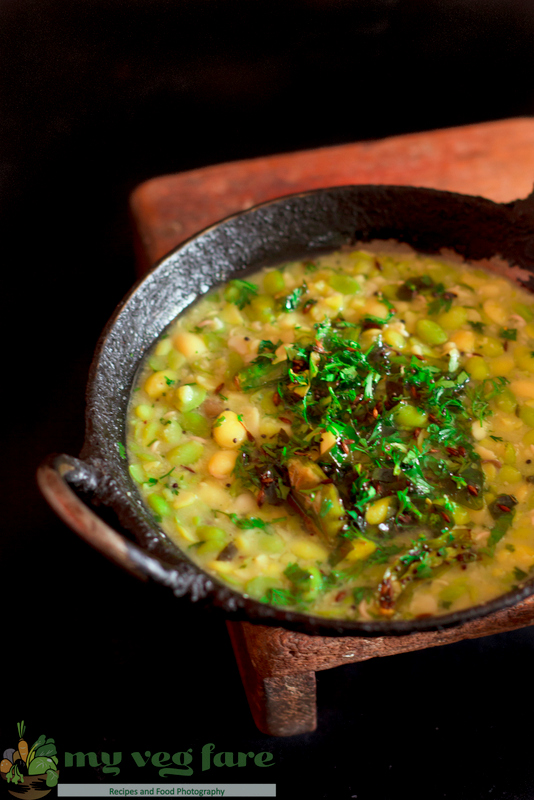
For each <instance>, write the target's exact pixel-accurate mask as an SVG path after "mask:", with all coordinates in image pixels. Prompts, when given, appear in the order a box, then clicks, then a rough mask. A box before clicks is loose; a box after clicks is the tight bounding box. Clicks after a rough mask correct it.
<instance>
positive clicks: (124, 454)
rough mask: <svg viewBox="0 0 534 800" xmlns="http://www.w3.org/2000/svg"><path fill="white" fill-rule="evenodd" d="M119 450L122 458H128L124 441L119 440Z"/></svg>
mask: <svg viewBox="0 0 534 800" xmlns="http://www.w3.org/2000/svg"><path fill="white" fill-rule="evenodd" d="M116 444H117V450H118V451H119V455H120V457H121V458H126V448H125V446H124V445H123V443H122V442H117V443H116Z"/></svg>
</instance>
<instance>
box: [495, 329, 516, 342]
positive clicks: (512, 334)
mask: <svg viewBox="0 0 534 800" xmlns="http://www.w3.org/2000/svg"><path fill="white" fill-rule="evenodd" d="M499 336H500V337H501V339H507V340H508V341H509V342H515V341H516V339H517V329H516V328H501V329H500V330H499Z"/></svg>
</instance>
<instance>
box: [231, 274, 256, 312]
mask: <svg viewBox="0 0 534 800" xmlns="http://www.w3.org/2000/svg"><path fill="white" fill-rule="evenodd" d="M257 294H258V287H257V286H255V285H254V284H253V283H250V282H249V281H244V280H242V279H240V278H235V279H234V280H233V281H230V282H229V283H228V284H227V286H226V288H225V290H224V297H225V300H227V301H228V302H229V303H234V304H235V305H236V306H237V307H238V308H239V309H243V308H244V307H245V306H246V305H248V304H249V303H250V301H251V300H252V298H253V297H255V296H256V295H257Z"/></svg>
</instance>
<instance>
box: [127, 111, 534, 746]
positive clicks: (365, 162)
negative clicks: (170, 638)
mask: <svg viewBox="0 0 534 800" xmlns="http://www.w3.org/2000/svg"><path fill="white" fill-rule="evenodd" d="M366 183H375V184H376V183H382V184H396V185H411V186H427V187H433V188H436V189H446V190H449V191H457V192H463V193H466V194H474V195H482V196H485V197H489V198H491V199H492V200H496V201H499V202H508V201H511V200H516V199H518V198H520V197H525V196H526V195H528V194H529V193H530V192H531V191H532V187H533V184H534V119H512V120H503V121H499V122H490V123H484V124H479V125H470V126H466V127H461V128H450V129H446V130H438V131H431V132H428V133H416V134H410V135H407V136H397V137H392V138H389V139H383V140H381V141H376V142H362V143H357V144H348V145H341V146H337V147H328V148H322V149H319V150H310V151H305V152H298V153H290V154H284V155H276V156H270V157H267V158H258V159H253V160H249V161H238V162H233V163H230V164H219V165H215V166H212V167H205V168H203V169H198V170H192V171H190V172H185V173H181V174H177V175H165V176H162V177H160V178H155V179H153V180H150V181H147V182H146V183H144V184H142V185H141V186H139V187H137V189H136V190H135V191H134V192H133V193H132V195H131V199H130V208H131V214H132V218H133V222H134V228H135V233H136V246H137V255H138V268H139V273H140V274H142V273H143V272H145V271H146V270H147V269H148V268H149V267H150V266H151V265H152V264H154V263H155V262H156V261H157V260H158V259H160V258H161V257H163V256H164V255H165V254H166V253H167V252H169V250H171V249H172V248H173V247H175V246H176V245H177V244H179V243H180V242H182V241H184V240H185V239H187V238H188V237H189V236H191V235H192V234H194V233H196V232H197V231H199V230H201V229H202V228H205V227H207V226H208V225H210V224H212V223H213V222H216V221H217V220H219V219H221V218H222V217H225V216H227V215H229V214H233V213H235V212H237V211H241V210H243V209H246V208H249V207H250V206H252V205H255V204H256V203H260V202H262V201H264V200H271V199H273V198H275V197H279V196H281V195H284V194H290V193H292V192H299V191H303V190H306V189H314V188H319V187H326V186H334V185H341V184H366ZM533 623H534V599H528V600H526V601H524V602H522V603H520V604H519V605H516V606H514V607H513V608H511V609H508V610H506V611H501V612H498V613H497V614H493V615H491V616H489V617H485V618H484V619H481V620H476V621H475V622H471V623H467V624H464V625H462V626H460V627H456V628H450V629H448V630H445V631H441V632H437V633H424V634H411V635H409V636H399V637H392V636H389V637H378V638H375V637H373V638H364V637H321V636H308V635H305V634H299V633H293V632H291V631H287V630H285V629H283V628H271V627H267V626H263V625H253V624H251V623H247V622H244V623H229V624H228V629H229V633H230V637H231V640H232V644H233V647H234V651H235V654H236V658H237V662H238V665H239V670H240V674H241V677H242V680H243V685H244V687H245V690H246V693H247V697H248V701H249V704H250V708H251V711H252V714H253V717H254V721H255V722H256V725H257V726H258V728H259V729H260V730H261V731H263V732H264V733H268V734H271V735H274V736H291V735H294V734H298V733H304V732H306V731H312V730H314V728H315V727H316V724H317V720H316V714H317V712H316V696H315V672H316V671H317V670H323V669H330V668H331V667H336V666H339V665H340V664H346V663H347V662H353V661H365V660H366V659H369V658H373V657H376V656H385V655H394V654H395V653H401V652H408V651H410V650H421V649H424V648H426V647H435V646H436V645H441V644H448V643H449V642H455V641H459V640H461V639H466V638H475V637H479V636H489V635H491V634H494V633H499V632H501V631H506V630H513V629H514V628H521V627H524V626H526V625H531V624H533Z"/></svg>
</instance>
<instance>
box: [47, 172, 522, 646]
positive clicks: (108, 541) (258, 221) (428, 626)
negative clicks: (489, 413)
mask: <svg viewBox="0 0 534 800" xmlns="http://www.w3.org/2000/svg"><path fill="white" fill-rule="evenodd" d="M374 240H387V241H390V240H393V241H396V242H400V243H405V244H408V245H410V246H411V247H413V248H414V249H415V250H418V251H420V252H423V253H429V254H436V253H439V252H441V251H442V250H444V249H445V250H449V251H454V252H455V253H457V254H458V255H460V256H462V257H465V258H467V259H470V260H474V261H478V260H482V259H499V260H501V262H502V263H503V264H504V268H505V271H506V272H508V274H510V275H511V277H514V278H515V279H516V280H518V281H519V282H520V283H522V284H523V285H525V286H526V287H527V288H529V289H531V290H534V194H532V195H530V196H529V197H528V198H526V199H525V200H518V201H515V202H513V203H509V204H498V203H493V202H491V201H490V200H486V199H484V198H481V197H471V196H467V195H459V194H452V193H449V192H441V191H436V190H432V189H417V188H412V187H399V186H343V187H334V188H329V189H320V190H315V191H311V192H306V193H303V194H298V195H291V196H289V197H284V198H281V199H279V200H275V201H273V202H268V203H264V204H262V205H260V206H257V207H255V208H253V209H250V210H249V211H246V212H243V213H241V214H237V215H235V216H233V217H230V218H228V219H226V220H223V221H222V222H220V223H218V224H216V225H214V226H212V227H211V228H208V229H207V230H205V231H203V232H202V233H200V234H198V235H197V236H194V237H193V238H191V239H190V240H189V241H187V242H186V243H185V244H182V245H180V246H179V247H178V248H177V249H176V250H174V251H172V252H171V253H170V254H169V255H168V256H166V257H165V258H164V259H162V260H161V261H160V262H159V264H158V265H157V266H156V267H155V268H154V270H153V271H152V272H150V273H149V274H148V276H147V277H145V278H144V279H143V280H141V281H140V282H139V283H138V284H137V285H136V286H135V287H134V288H133V289H132V291H131V292H130V293H129V294H128V295H127V297H126V298H125V299H124V300H123V301H122V303H120V305H119V306H118V308H117V310H116V311H115V313H114V315H113V317H112V318H111V320H110V321H109V323H108V325H107V327H106V328H105V330H104V332H103V334H102V336H101V338H100V341H99V343H98V346H97V349H96V353H95V356H94V360H93V363H92V366H91V370H90V376H89V382H88V387H87V409H86V437H85V443H84V447H83V450H82V453H81V455H80V458H79V459H76V458H72V457H69V456H52V457H50V458H49V459H48V460H47V462H45V463H44V464H43V465H42V466H41V467H40V468H39V471H38V482H39V485H40V488H41V490H42V492H43V494H44V495H45V497H46V499H47V500H48V502H49V503H50V504H51V506H52V507H53V508H54V509H55V511H56V512H57V513H58V514H59V516H60V517H61V518H62V519H63V520H64V521H65V522H66V523H67V524H68V525H69V526H70V527H72V528H73V529H74V530H75V531H76V532H77V533H78V534H79V535H81V536H82V537H83V538H85V539H86V540H87V541H88V542H90V543H91V544H92V545H93V546H94V547H96V548H97V549H99V550H100V551H101V552H102V553H104V554H105V555H106V556H108V557H109V558H111V559H112V560H113V561H115V562H116V563H118V564H119V565H120V566H122V567H124V568H125V569H127V570H129V571H130V572H131V573H133V574H134V575H136V576H137V577H140V578H143V579H145V580H149V581H155V582H157V583H159V584H163V585H164V586H166V587H168V589H169V596H170V597H172V595H174V596H176V597H182V598H187V599H188V600H189V601H193V602H197V603H201V604H203V605H205V606H206V607H210V608H217V609H221V610H222V611H224V612H225V614H226V615H227V616H229V617H233V618H241V619H248V620H250V621H257V622H261V623H263V624H276V625H282V626H286V627H290V628H293V629H297V630H300V631H304V632H307V633H317V634H321V635H351V636H354V635H358V634H361V635H365V636H370V635H391V634H407V633H413V632H416V631H419V632H421V631H428V630H439V629H441V628H445V627H449V626H452V625H458V624H460V623H462V622H466V621H468V620H471V619H475V618H477V617H481V616H484V615H486V614H489V613H491V612H494V611H497V610H500V609H503V608H506V607H509V606H512V605H514V604H516V603H517V602H519V601H520V600H522V599H524V598H525V597H527V596H529V595H531V594H532V593H534V578H533V579H532V580H530V581H529V582H527V583H526V584H525V585H524V586H522V587H520V588H518V589H516V590H514V591H511V592H509V593H507V594H506V595H503V596H501V597H499V598H498V599H496V600H493V601H491V602H489V603H486V604H484V605H480V606H476V607H474V608H470V609H467V610H465V611H461V612H456V613H454V614H449V615H448V616H443V617H434V618H432V617H431V618H425V619H417V620H413V621H383V622H382V621H370V622H367V621H362V622H349V621H336V620H326V619H321V618H318V617H308V616H306V615H303V614H297V613H294V612H289V611H286V610H284V609H281V608H276V607H273V606H268V605H266V604H263V603H260V602H259V601H256V600H253V599H251V598H248V597H245V596H243V595H241V594H238V593H236V592H234V591H233V590H232V589H230V588H229V587H228V586H226V585H224V584H222V583H219V582H218V581H217V580H216V579H214V578H212V577H210V576H208V575H207V574H206V573H205V572H203V571H202V570H201V569H200V568H199V567H197V566H196V565H194V564H193V563H191V562H190V561H188V560H187V559H186V557H185V556H184V555H183V554H182V553H181V551H179V550H178V548H177V547H176V546H175V545H174V544H173V543H172V542H171V541H170V540H169V539H168V538H167V537H166V536H165V534H164V533H163V532H162V531H161V530H160V529H159V528H158V526H157V524H156V522H155V521H154V519H153V517H152V516H151V514H150V513H149V512H148V511H147V509H146V508H145V506H144V505H143V503H142V501H141V498H140V496H139V494H138V492H137V489H136V487H135V485H134V483H133V481H132V480H131V478H130V476H129V473H128V468H127V462H126V461H125V460H124V458H123V457H121V450H122V447H120V446H119V444H121V445H122V444H123V443H124V441H125V420H126V412H127V406H128V400H129V395H130V389H131V387H132V384H133V382H134V379H135V376H136V372H137V370H138V367H139V365H140V362H141V360H142V359H143V357H144V355H145V354H146V352H147V350H148V349H149V348H150V346H151V345H152V344H153V342H154V341H155V339H156V338H157V337H158V336H159V335H160V334H161V333H162V332H163V330H164V329H165V327H166V326H167V325H168V324H169V323H170V322H171V321H172V320H173V319H174V318H175V316H176V315H177V314H178V313H180V312H181V311H182V310H183V309H185V308H186V307H187V306H188V305H189V304H190V303H191V302H193V301H194V300H195V298H197V297H198V296H199V295H201V294H203V293H205V292H206V291H207V290H208V289H210V288H211V287H212V286H214V285H216V284H218V283H220V282H224V281H227V280H229V279H230V278H232V277H235V276H236V275H241V276H242V275H243V274H246V273H247V272H252V271H255V270H258V269H260V268H261V267H263V266H266V265H272V264H276V263H279V262H283V261H289V260H295V259H304V258H306V259H308V258H312V257H313V256H314V255H317V254H319V253H324V252H327V251H329V250H334V249H337V248H339V247H342V246H345V245H353V244H357V243H360V242H361V243H365V242H372V241H374ZM514 265H515V266H516V267H519V268H520V269H512V267H513V266H514ZM72 487H74V488H76V489H77V491H78V493H75V492H74V491H73V488H72ZM80 492H81V493H82V495H83V496H84V497H85V498H87V497H89V498H90V501H91V502H90V504H92V505H93V506H98V505H101V504H103V505H104V506H107V507H111V509H113V511H114V512H115V513H116V515H117V518H118V521H119V523H120V526H121V527H122V531H121V532H120V533H119V532H117V531H116V530H114V529H113V528H111V527H110V526H108V525H107V524H106V523H105V522H104V521H102V520H101V519H100V518H99V517H98V516H97V515H96V514H95V513H94V512H93V511H92V510H91V508H90V507H89V506H88V505H86V504H84V503H83V502H82V501H81V500H80V496H79V495H80Z"/></svg>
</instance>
